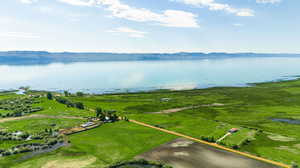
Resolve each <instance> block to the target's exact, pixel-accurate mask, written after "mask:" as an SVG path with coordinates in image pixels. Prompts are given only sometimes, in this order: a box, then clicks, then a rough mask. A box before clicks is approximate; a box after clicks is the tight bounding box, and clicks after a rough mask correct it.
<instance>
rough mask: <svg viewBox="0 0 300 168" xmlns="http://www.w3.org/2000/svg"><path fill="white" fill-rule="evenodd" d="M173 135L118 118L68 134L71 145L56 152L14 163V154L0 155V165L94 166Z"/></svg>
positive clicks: (128, 156)
mask: <svg viewBox="0 0 300 168" xmlns="http://www.w3.org/2000/svg"><path fill="white" fill-rule="evenodd" d="M174 138H175V137H174V136H171V135H166V134H164V133H161V132H159V131H156V130H152V129H149V128H144V127H140V126H138V125H135V124H132V123H128V122H125V121H121V122H118V123H114V124H107V125H103V126H102V127H99V128H96V129H93V130H89V131H85V132H82V133H78V134H74V135H71V136H70V137H69V140H70V141H71V144H72V145H70V146H67V147H63V148H61V149H59V150H57V151H54V152H51V153H47V154H43V155H40V156H37V157H35V158H32V159H31V160H27V161H20V162H14V160H15V159H16V156H11V157H8V158H7V159H6V160H5V159H3V158H2V159H0V164H1V163H2V164H3V165H5V166H6V167H12V168H40V167H42V166H47V165H51V164H53V166H58V165H61V166H62V167H63V166H69V167H70V166H72V165H76V166H78V165H83V166H86V167H89V168H92V167H93V168H98V167H103V166H108V165H110V164H112V163H116V162H118V161H122V160H129V159H132V158H133V157H134V156H136V155H138V154H141V153H143V152H146V151H148V150H150V149H152V148H154V147H156V146H158V145H160V144H162V143H165V142H168V141H170V140H172V139H174ZM20 157H21V156H17V158H20ZM5 166H4V167H5Z"/></svg>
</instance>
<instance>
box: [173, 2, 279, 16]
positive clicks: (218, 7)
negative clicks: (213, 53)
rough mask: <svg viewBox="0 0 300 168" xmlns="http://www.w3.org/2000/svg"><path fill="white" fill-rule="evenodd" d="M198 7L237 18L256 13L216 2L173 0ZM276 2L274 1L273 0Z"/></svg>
mask: <svg viewBox="0 0 300 168" xmlns="http://www.w3.org/2000/svg"><path fill="white" fill-rule="evenodd" d="M171 1H177V2H182V3H184V4H187V5H193V6H196V7H207V8H208V9H209V10H211V11H226V12H228V13H233V14H235V15H237V16H254V11H253V10H251V9H248V8H234V7H232V6H230V5H229V4H224V3H217V2H215V0H171ZM273 1H274V0H273Z"/></svg>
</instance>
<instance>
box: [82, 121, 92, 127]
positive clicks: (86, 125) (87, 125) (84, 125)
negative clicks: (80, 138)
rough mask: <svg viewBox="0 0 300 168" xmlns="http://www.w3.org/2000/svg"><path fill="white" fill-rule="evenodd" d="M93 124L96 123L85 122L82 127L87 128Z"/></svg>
mask: <svg viewBox="0 0 300 168" xmlns="http://www.w3.org/2000/svg"><path fill="white" fill-rule="evenodd" d="M93 125H95V123H93V122H87V123H85V124H82V125H81V127H82V128H86V127H90V126H93Z"/></svg>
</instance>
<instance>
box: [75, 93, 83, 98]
mask: <svg viewBox="0 0 300 168" xmlns="http://www.w3.org/2000/svg"><path fill="white" fill-rule="evenodd" d="M76 95H77V96H79V97H82V96H84V94H83V93H82V92H77V93H76Z"/></svg>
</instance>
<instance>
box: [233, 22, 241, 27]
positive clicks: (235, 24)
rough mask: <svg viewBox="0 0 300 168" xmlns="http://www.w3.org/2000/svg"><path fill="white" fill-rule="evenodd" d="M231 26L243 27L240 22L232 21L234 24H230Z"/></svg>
mask: <svg viewBox="0 0 300 168" xmlns="http://www.w3.org/2000/svg"><path fill="white" fill-rule="evenodd" d="M232 25H233V26H236V27H243V26H244V25H243V24H241V23H234V24H232Z"/></svg>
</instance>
